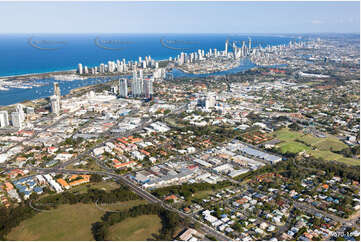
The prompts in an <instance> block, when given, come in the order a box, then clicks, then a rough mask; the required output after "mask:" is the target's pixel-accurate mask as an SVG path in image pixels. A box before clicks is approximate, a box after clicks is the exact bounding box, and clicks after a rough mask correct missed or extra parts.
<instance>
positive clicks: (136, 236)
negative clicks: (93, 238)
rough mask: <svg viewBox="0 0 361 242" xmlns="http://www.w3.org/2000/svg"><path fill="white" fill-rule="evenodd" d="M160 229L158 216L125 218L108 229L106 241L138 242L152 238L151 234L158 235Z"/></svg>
mask: <svg viewBox="0 0 361 242" xmlns="http://www.w3.org/2000/svg"><path fill="white" fill-rule="evenodd" d="M161 228H162V224H161V220H160V218H159V217H158V215H142V216H138V217H135V218H127V219H125V220H124V221H122V222H120V223H117V224H115V225H113V226H111V227H110V228H109V229H108V233H107V238H106V239H107V240H123V241H124V240H130V241H135V240H138V241H139V240H140V241H142V240H143V241H144V240H147V239H151V238H153V236H152V234H158V232H159V230H160V229H161Z"/></svg>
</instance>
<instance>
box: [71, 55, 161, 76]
mask: <svg viewBox="0 0 361 242" xmlns="http://www.w3.org/2000/svg"><path fill="white" fill-rule="evenodd" d="M158 67H159V63H158V62H157V61H155V60H153V59H152V58H151V57H150V56H146V57H145V59H143V58H142V57H139V58H138V61H128V62H126V60H125V59H123V60H121V61H120V60H116V61H108V62H107V64H104V63H101V64H100V65H99V66H95V67H91V68H88V67H87V66H84V67H83V65H82V64H81V63H79V64H78V69H77V72H78V73H79V74H80V75H82V74H97V73H115V72H120V73H122V72H128V71H132V70H137V69H146V68H158Z"/></svg>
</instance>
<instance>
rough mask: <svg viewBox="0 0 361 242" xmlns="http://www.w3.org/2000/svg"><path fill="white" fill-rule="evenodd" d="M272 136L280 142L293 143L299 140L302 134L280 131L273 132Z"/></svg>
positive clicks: (285, 130)
mask: <svg viewBox="0 0 361 242" xmlns="http://www.w3.org/2000/svg"><path fill="white" fill-rule="evenodd" d="M274 135H275V136H276V137H277V139H279V140H281V141H294V140H295V139H298V138H300V137H301V136H302V135H303V134H302V133H300V132H296V131H291V130H289V129H280V130H277V131H276V132H274Z"/></svg>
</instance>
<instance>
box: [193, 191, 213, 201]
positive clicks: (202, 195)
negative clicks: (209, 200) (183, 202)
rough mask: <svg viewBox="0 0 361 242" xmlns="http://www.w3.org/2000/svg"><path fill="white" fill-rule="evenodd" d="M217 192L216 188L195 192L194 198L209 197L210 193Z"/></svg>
mask: <svg viewBox="0 0 361 242" xmlns="http://www.w3.org/2000/svg"><path fill="white" fill-rule="evenodd" d="M215 192H216V191H214V190H206V191H199V192H197V193H194V195H193V198H195V199H204V198H206V197H208V195H210V194H212V193H215Z"/></svg>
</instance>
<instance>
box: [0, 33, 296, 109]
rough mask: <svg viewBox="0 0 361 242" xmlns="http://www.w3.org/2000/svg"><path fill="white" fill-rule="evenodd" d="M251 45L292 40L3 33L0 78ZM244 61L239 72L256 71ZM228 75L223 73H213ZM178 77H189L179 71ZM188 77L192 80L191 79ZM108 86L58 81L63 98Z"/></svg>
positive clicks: (4, 100)
mask: <svg viewBox="0 0 361 242" xmlns="http://www.w3.org/2000/svg"><path fill="white" fill-rule="evenodd" d="M249 37H250V38H251V39H252V46H257V47H258V46H262V47H265V46H267V45H271V46H272V45H278V44H288V43H289V41H291V40H292V41H294V40H295V39H294V38H291V37H284V36H282V37H279V36H248V35H226V34H2V35H0V78H1V77H4V76H12V75H22V74H33V73H45V72H52V71H63V70H71V69H76V68H77V65H78V63H82V64H83V65H87V66H88V67H92V66H96V65H99V64H100V63H107V61H109V60H117V59H119V60H122V59H126V60H127V61H128V60H133V61H134V60H138V57H139V56H141V57H142V58H143V59H144V57H145V56H151V57H152V59H155V60H163V59H168V58H169V57H176V56H177V55H179V54H180V53H181V52H188V53H189V52H193V51H197V50H198V49H203V50H205V51H208V50H209V49H210V48H212V49H214V48H216V49H217V50H224V46H225V41H226V40H227V39H228V40H230V42H232V41H235V42H236V43H237V45H238V46H241V45H242V41H245V42H246V44H247V45H248V38H249ZM254 66H255V65H254V64H253V63H250V62H247V61H245V62H244V63H243V64H242V63H241V65H240V67H238V68H235V69H234V70H231V71H230V72H237V71H242V70H246V69H249V68H252V67H254ZM217 74H224V73H223V72H222V73H215V74H214V75H217ZM174 75H175V76H177V75H178V76H179V75H188V74H185V73H181V72H179V71H178V72H177V71H175V73H174ZM188 76H189V75H188ZM53 81H54V80H53V79H47V80H45V79H44V80H41V81H40V82H46V83H44V84H46V85H44V86H42V87H34V88H32V89H11V90H9V91H0V105H9V104H12V103H17V102H21V101H23V100H33V99H37V98H40V97H44V95H47V96H49V95H50V94H51V91H52V82H53ZM102 81H106V80H105V79H88V80H74V81H72V82H68V81H67V82H60V88H61V91H62V94H67V93H68V92H69V91H70V90H71V89H73V88H77V87H79V86H85V85H90V84H94V83H96V82H102Z"/></svg>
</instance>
